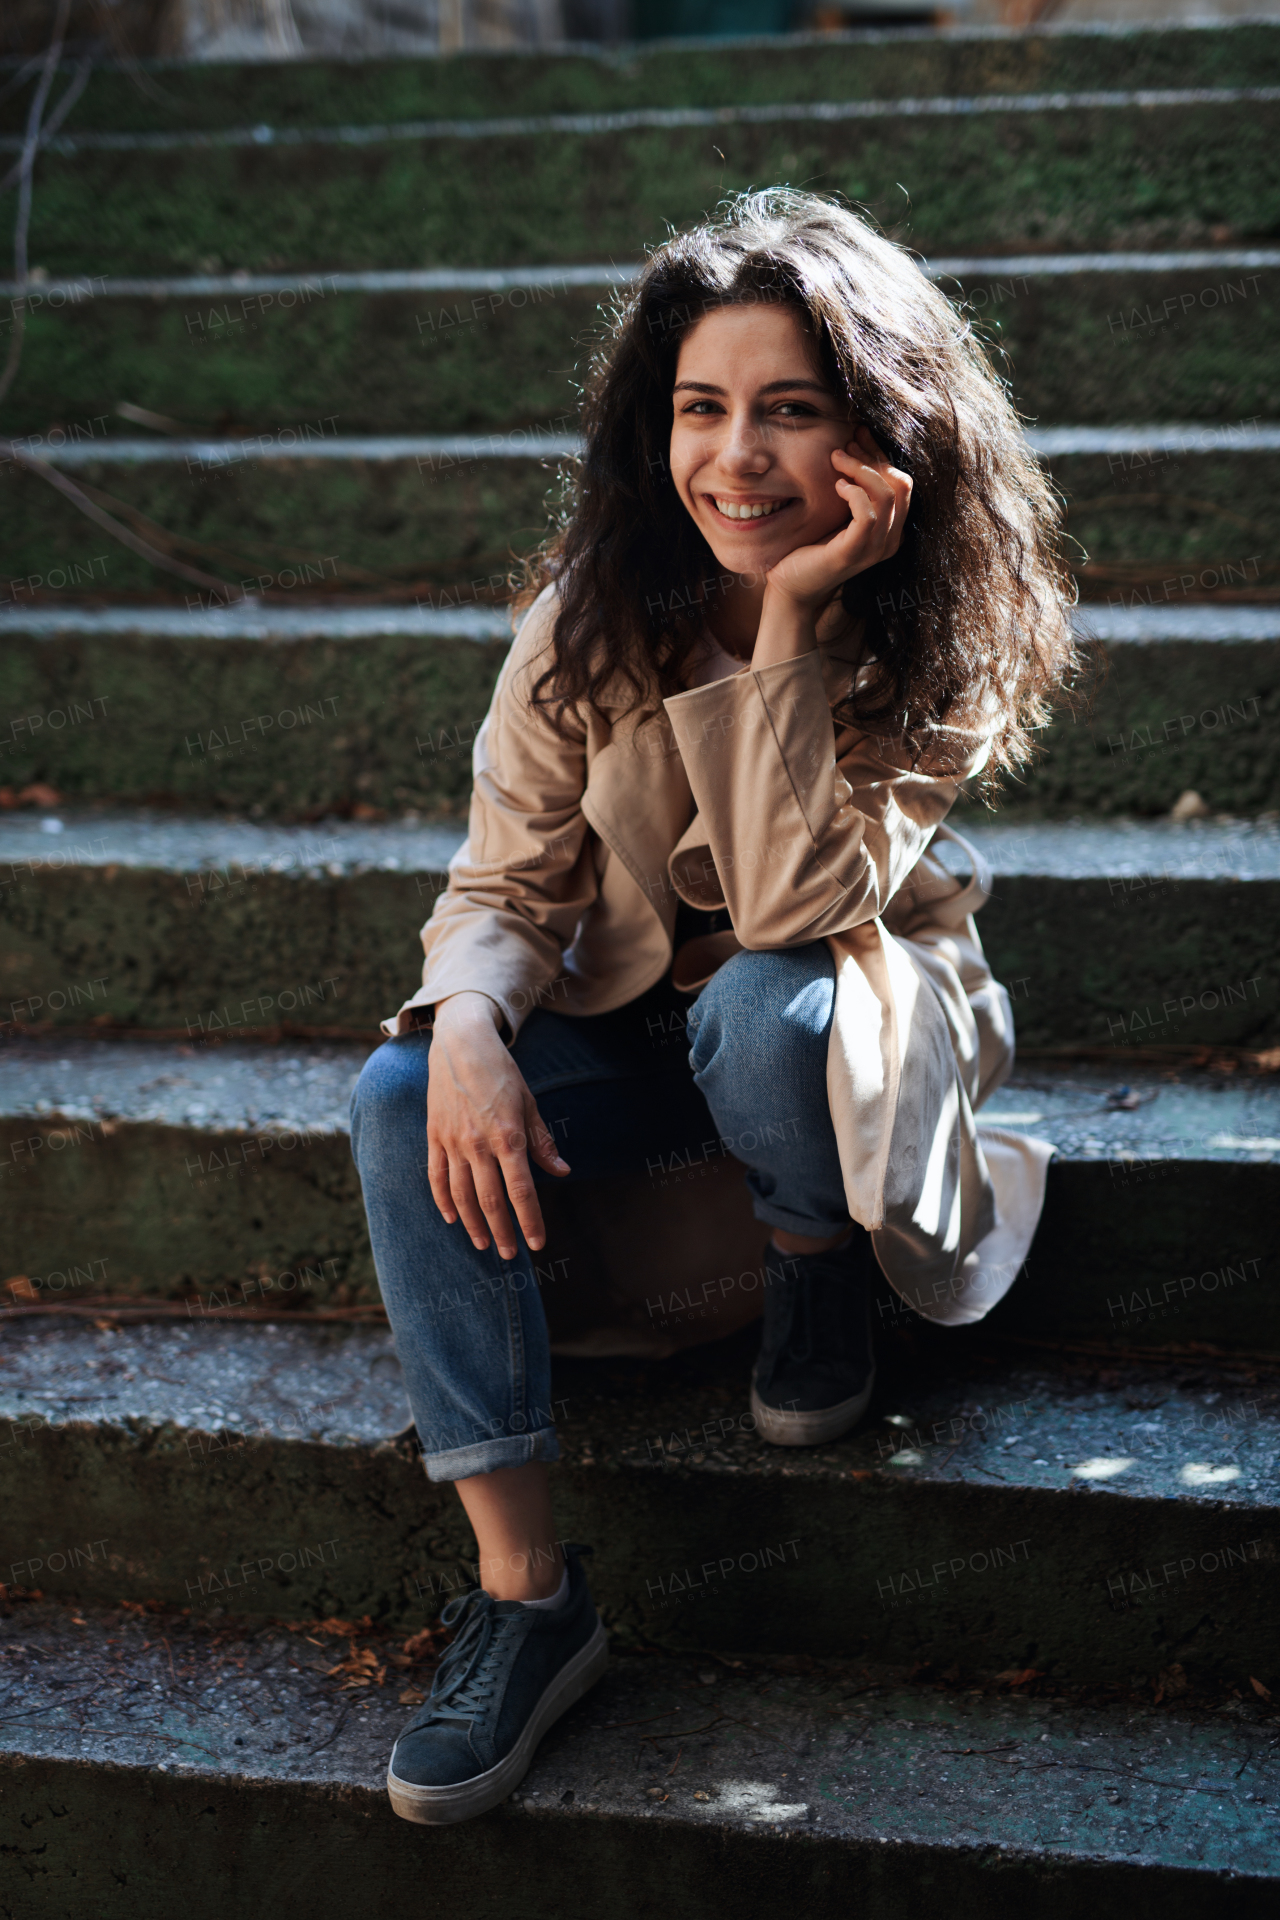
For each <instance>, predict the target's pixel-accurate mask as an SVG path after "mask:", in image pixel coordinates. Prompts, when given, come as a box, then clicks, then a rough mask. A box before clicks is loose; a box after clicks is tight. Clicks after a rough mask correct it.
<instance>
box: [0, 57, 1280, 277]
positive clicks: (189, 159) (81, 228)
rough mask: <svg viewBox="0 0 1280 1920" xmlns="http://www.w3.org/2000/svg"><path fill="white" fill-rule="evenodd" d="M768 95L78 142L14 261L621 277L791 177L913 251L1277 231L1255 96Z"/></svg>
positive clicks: (1254, 236)
mask: <svg viewBox="0 0 1280 1920" xmlns="http://www.w3.org/2000/svg"><path fill="white" fill-rule="evenodd" d="M811 65H812V67H813V69H814V70H815V71H816V72H818V73H821V72H822V61H821V58H820V57H819V58H817V59H813V58H812V56H811ZM823 80H824V81H825V75H823ZM770 91H771V100H770V101H769V102H767V103H752V102H747V101H742V102H741V103H738V102H735V103H734V104H732V105H728V104H726V105H723V106H720V105H717V106H703V105H699V106H697V107H694V108H684V107H671V106H664V107H661V108H649V107H643V108H635V109H625V110H623V111H622V112H621V113H618V114H616V115H613V116H610V115H609V114H604V115H595V114H591V113H588V114H586V115H582V116H577V117H575V116H557V115H554V114H553V115H542V116H538V115H536V114H534V115H531V114H529V113H528V111H527V104H528V103H527V100H526V99H523V98H521V96H520V94H519V93H513V95H512V96H511V98H510V102H509V104H508V105H507V108H506V111H505V112H504V113H503V114H502V116H501V117H498V118H492V119H475V118H471V119H468V117H467V116H462V117H451V118H450V119H448V120H443V119H434V120H433V119H414V120H409V121H402V122H399V123H395V124H391V123H381V124H379V125H376V126H370V125H367V124H366V125H363V126H359V127H351V126H350V125H349V124H343V123H344V122H345V116H344V115H342V114H340V113H339V114H338V115H335V116H334V118H333V119H330V120H326V121H321V122H319V123H313V124H312V126H310V127H307V126H305V125H303V126H293V127H289V128H282V129H280V130H278V131H277V130H276V129H275V128H274V127H273V126H272V125H271V124H270V123H264V124H260V125H259V126H258V127H256V128H255V127H254V126H253V124H252V122H245V121H244V120H242V119H240V116H239V115H237V116H236V120H237V124H236V125H234V126H233V127H230V128H223V129H219V130H216V131H200V130H198V129H181V128H179V129H177V130H172V131H168V132H164V133H159V132H140V133H131V132H121V131H118V130H110V131H103V132H86V133H84V134H81V135H77V134H76V133H75V132H74V129H73V130H72V131H70V132H68V133H66V134H59V135H58V136H57V137H56V138H55V140H54V142H53V143H52V150H48V151H46V152H45V153H44V155H43V156H42V159H41V168H42V172H41V183H42V187H41V192H40V194H39V195H38V196H37V198H36V202H35V206H34V210H33V215H32V224H31V258H32V260H33V262H34V263H38V264H39V265H40V266H42V267H43V268H45V269H46V270H47V271H48V272H49V273H50V274H51V275H54V276H59V275H68V274H70V275H89V276H92V275H94V274H101V273H104V272H105V271H107V270H108V269H109V270H110V271H111V272H112V273H115V274H157V273H184V272H186V273H189V272H192V271H195V270H197V269H200V268H201V267H202V263H203V262H205V261H214V262H216V263H218V264H219V265H221V264H224V263H225V264H229V265H231V266H235V267H245V268H247V269H249V270H250V271H272V270H276V271H279V270H282V269H288V268H297V269H305V270H310V269H313V268H314V267H315V266H316V264H317V262H323V263H324V264H325V265H326V266H328V267H332V268H335V269H336V268H342V269H360V268H366V267H375V268H376V267H390V266H395V265H399V264H400V263H402V262H403V261H405V260H409V261H413V260H420V261H422V262H423V264H436V263H438V262H439V263H443V262H445V261H448V262H450V263H451V264H453V265H458V266H473V265H474V266H483V265H485V264H487V263H488V262H491V261H494V260H510V261H520V260H524V259H534V258H536V259H539V260H544V259H559V260H564V261H567V262H573V261H583V260H591V259H599V258H600V257H601V256H604V257H606V258H607V257H609V256H610V255H617V256H618V257H620V258H622V259H633V258H634V257H635V255H636V252H637V250H638V249H639V248H642V247H643V246H646V245H651V244H653V243H654V242H655V241H657V240H659V239H661V238H662V237H663V235H664V234H665V232H666V231H667V224H668V223H671V224H672V225H676V226H680V225H683V224H684V223H685V222H686V221H688V220H691V219H696V218H700V217H701V216H702V215H703V214H704V213H705V212H706V210H707V209H708V208H710V207H713V206H715V205H716V204H717V203H718V202H719V201H720V200H721V198H722V197H723V195H724V194H725V193H727V192H731V191H733V190H735V189H739V188H747V187H750V186H757V185H759V184H760V183H761V182H770V183H771V182H775V181H787V180H795V181H800V180H802V181H804V182H805V183H806V185H808V186H810V187H813V188H816V189H821V190H823V191H827V192H831V191H840V192H843V193H845V194H847V195H848V196H849V197H850V198H851V199H853V200H855V201H857V202H859V203H861V204H863V205H867V206H869V207H870V208H871V210H872V212H873V213H874V214H875V216H876V217H877V218H878V219H879V220H880V221H881V222H882V223H883V224H884V225H886V226H890V227H894V226H896V225H897V224H898V223H899V222H901V221H902V220H903V219H904V218H905V217H906V216H907V209H908V207H909V217H910V221H911V238H912V240H913V243H914V244H916V245H918V246H920V247H922V248H924V249H925V250H926V251H943V250H946V251H950V252H957V251H975V252H981V251H989V250H994V249H997V248H998V249H1000V250H1002V251H1018V250H1021V249H1024V248H1029V249H1032V250H1034V249H1035V248H1037V247H1040V248H1046V249H1056V250H1062V249H1064V248H1089V247H1106V246H1110V247H1151V246H1212V245H1223V244H1226V243H1227V242H1228V241H1236V242H1238V241H1249V240H1265V239H1267V238H1269V237H1270V236H1271V235H1272V234H1273V233H1274V230H1275V215H1276V204H1277V196H1278V195H1280V166H1278V165H1277V163H1276V161H1275V159H1274V153H1275V141H1274V138H1273V137H1272V136H1273V128H1274V122H1275V118H1276V114H1277V105H1278V103H1277V100H1276V99H1275V98H1273V97H1272V94H1273V93H1274V91H1275V90H1274V89H1272V90H1271V92H1270V93H1269V92H1268V90H1267V89H1266V88H1265V87H1263V88H1260V89H1256V91H1257V92H1258V94H1259V96H1260V97H1258V98H1249V97H1247V94H1248V92H1249V91H1250V90H1249V89H1248V88H1246V89H1230V88H1226V89H1219V90H1215V89H1213V88H1204V89H1199V90H1197V89H1196V88H1194V87H1193V88H1190V89H1172V90H1167V91H1165V92H1164V93H1161V92H1159V91H1156V92H1153V93H1150V94H1148V95H1147V97H1146V98H1145V99H1144V98H1143V97H1142V96H1141V95H1140V94H1135V93H1134V92H1133V91H1131V90H1125V89H1109V90H1105V91H1102V90H1098V89H1089V90H1084V91H1081V92H1073V93H1065V92H1044V93H1022V94H1018V93H1008V94H1000V95H996V94H989V95H985V96H976V95H975V96H972V97H962V96H946V95H937V96H932V97H930V98H925V99H921V98H918V97H903V96H898V97H897V98H890V99H887V100H881V101H877V102H868V101H862V102H859V101H856V100H855V101H849V100H842V99H840V97H839V95H838V93H837V92H835V91H833V90H832V89H831V87H830V85H829V84H823V85H821V87H820V95H819V98H818V99H816V100H815V99H813V98H812V96H811V98H810V100H809V101H805V102H800V103H792V104H789V103H787V102H785V101H780V100H779V99H778V95H777V94H776V93H773V92H772V90H770ZM513 107H514V108H515V109H516V111H517V113H519V112H520V110H521V109H524V110H525V112H524V117H520V118H517V117H508V116H509V115H510V114H511V109H512V108H513ZM6 138H7V139H8V140H9V141H10V143H11V144H12V143H13V142H14V141H16V140H17V139H18V136H16V135H9V136H6ZM722 155H723V156H724V157H723V158H722V157H721V156H722ZM904 189H905V191H906V194H907V195H908V196H909V199H907V200H904V197H903V190H904ZM206 270H207V269H206Z"/></svg>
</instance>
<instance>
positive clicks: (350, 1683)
mask: <svg viewBox="0 0 1280 1920" xmlns="http://www.w3.org/2000/svg"><path fill="white" fill-rule="evenodd" d="M328 1672H329V1675H330V1677H331V1678H332V1676H333V1675H334V1674H339V1673H341V1674H343V1675H345V1676H346V1677H345V1678H344V1680H343V1682H342V1685H343V1689H344V1690H346V1691H349V1690H350V1689H351V1688H353V1687H368V1686H379V1687H380V1686H381V1685H382V1684H383V1682H384V1681H385V1680H386V1677H387V1670H386V1668H385V1667H384V1666H382V1665H381V1664H380V1663H379V1660H378V1656H377V1654H376V1653H375V1652H374V1651H373V1648H372V1647H352V1649H351V1651H350V1653H349V1654H348V1655H347V1657H346V1659H345V1660H339V1662H338V1664H337V1666H336V1667H330V1668H329V1669H328Z"/></svg>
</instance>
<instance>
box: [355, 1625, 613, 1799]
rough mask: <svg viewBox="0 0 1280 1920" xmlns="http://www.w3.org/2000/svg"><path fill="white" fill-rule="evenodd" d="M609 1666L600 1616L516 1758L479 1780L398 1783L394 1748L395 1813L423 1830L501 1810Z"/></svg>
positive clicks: (391, 1785) (390, 1783)
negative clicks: (549, 1735)
mask: <svg viewBox="0 0 1280 1920" xmlns="http://www.w3.org/2000/svg"><path fill="white" fill-rule="evenodd" d="M608 1664H609V1636H608V1635H607V1634H606V1632H605V1630H604V1624H603V1622H602V1621H601V1619H600V1616H599V1615H598V1614H597V1615H596V1630H595V1632H594V1633H593V1634H592V1636H591V1638H590V1639H589V1640H588V1642H587V1644H586V1646H585V1647H583V1648H582V1649H581V1651H580V1652H578V1653H575V1654H574V1656H573V1658H572V1660H570V1661H568V1662H567V1663H566V1664H565V1665H564V1666H563V1667H561V1669H560V1671H559V1673H558V1674H557V1675H556V1677H555V1679H554V1680H553V1681H552V1682H551V1685H550V1686H549V1687H548V1688H547V1690H546V1692H545V1693H544V1694H543V1696H542V1698H541V1700H539V1702H538V1704H537V1706H536V1707H535V1708H534V1710H533V1712H532V1714H531V1715H530V1716H529V1722H528V1725H527V1726H526V1727H525V1730H524V1732H523V1733H522V1734H521V1735H520V1738H519V1739H518V1740H517V1741H516V1744H515V1746H514V1747H512V1749H511V1751H510V1753H509V1754H507V1756H506V1758H505V1759H502V1760H499V1762H498V1764H497V1766H496V1767H490V1769H489V1771H488V1773H479V1774H477V1775H476V1777H475V1779H474V1780H463V1781H460V1782H459V1784H458V1785H457V1786H455V1787H415V1786H414V1785H413V1783H412V1782H411V1781H409V1780H400V1779H397V1777H396V1772H395V1764H396V1750H395V1748H394V1747H393V1748H392V1749H391V1760H390V1762H389V1764H388V1766H387V1792H388V1793H389V1794H390V1796H391V1806H392V1810H393V1811H394V1812H395V1813H398V1814H399V1815H400V1818H401V1819H402V1820H416V1821H417V1823H418V1824H419V1826H423V1827H449V1826H453V1825H454V1823H455V1822H456V1821H459V1820H474V1819H475V1817H476V1815H477V1814H479V1813H487V1812H488V1811H489V1808H490V1807H496V1806H497V1804H498V1802H499V1801H500V1800H505V1799H506V1798H507V1795H508V1794H509V1793H512V1792H514V1790H515V1789H516V1787H518V1786H519V1784H520V1782H521V1781H522V1780H523V1779H524V1776H525V1775H526V1773H528V1771H529V1767H530V1765H531V1764H532V1761H533V1755H534V1749H535V1748H536V1747H537V1744H538V1742H539V1740H541V1738H542V1736H543V1734H544V1733H546V1731H547V1729H548V1727H550V1726H553V1725H554V1723H555V1722H556V1721H557V1720H558V1719H559V1718H560V1716H561V1714H562V1713H567V1712H568V1711H569V1708H570V1707H571V1706H573V1705H574V1703H575V1701H578V1700H581V1698H582V1696H583V1694H584V1693H588V1692H590V1690H591V1688H592V1687H594V1685H595V1684H596V1681H597V1680H598V1679H599V1678H600V1677H601V1675H602V1674H603V1672H604V1670H605V1668H606V1667H607V1666H608Z"/></svg>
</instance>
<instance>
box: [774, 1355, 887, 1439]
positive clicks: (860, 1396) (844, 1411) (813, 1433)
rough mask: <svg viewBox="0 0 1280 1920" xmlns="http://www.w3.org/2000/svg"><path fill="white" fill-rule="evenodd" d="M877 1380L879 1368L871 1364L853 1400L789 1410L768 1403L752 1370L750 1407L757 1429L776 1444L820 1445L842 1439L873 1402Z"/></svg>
mask: <svg viewBox="0 0 1280 1920" xmlns="http://www.w3.org/2000/svg"><path fill="white" fill-rule="evenodd" d="M875 1384H876V1370H875V1368H874V1367H872V1369H871V1371H870V1373H869V1374H868V1375H867V1384H866V1386H865V1387H864V1388H863V1389H862V1392H861V1393H855V1394H854V1396H853V1398H852V1399H851V1400H840V1401H838V1402H837V1403H836V1405H835V1406H834V1407H818V1408H816V1409H815V1410H814V1411H813V1412H812V1413H788V1412H787V1411H786V1410H785V1409H784V1408H781V1407H766V1405H765V1403H764V1401H763V1400H762V1399H761V1398H760V1395H759V1394H758V1393H757V1392H756V1377H755V1375H754V1373H753V1374H752V1376H751V1411H752V1413H753V1414H754V1415H755V1422H756V1432H757V1433H758V1434H759V1435H760V1438H761V1439H762V1440H767V1441H768V1442H769V1444H770V1445H771V1446H774V1447H820V1446H822V1445H823V1444H824V1443H825V1442H828V1441H831V1440H839V1439H840V1437H841V1435H842V1434H846V1433H848V1431H849V1429H850V1427H856V1426H857V1424H858V1422H859V1420H861V1418H862V1416H863V1414H864V1413H865V1412H866V1410H867V1408H868V1407H869V1406H870V1405H871V1393H872V1389H873V1388H874V1386H875Z"/></svg>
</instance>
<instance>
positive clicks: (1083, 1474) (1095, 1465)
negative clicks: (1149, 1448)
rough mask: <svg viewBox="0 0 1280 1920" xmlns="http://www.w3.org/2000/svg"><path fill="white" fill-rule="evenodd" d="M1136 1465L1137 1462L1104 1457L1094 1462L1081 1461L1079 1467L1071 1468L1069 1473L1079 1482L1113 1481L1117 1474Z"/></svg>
mask: <svg viewBox="0 0 1280 1920" xmlns="http://www.w3.org/2000/svg"><path fill="white" fill-rule="evenodd" d="M1136 1464H1137V1462H1136V1461H1134V1460H1132V1459H1124V1460H1108V1459H1107V1458H1105V1456H1100V1457H1099V1458H1098V1459H1096V1460H1082V1461H1081V1462H1080V1465H1079V1466H1078V1467H1072V1469H1071V1471H1072V1473H1073V1474H1075V1476H1076V1478H1077V1479H1079V1480H1114V1479H1115V1477H1116V1475H1117V1474H1118V1473H1124V1472H1125V1471H1126V1470H1127V1469H1128V1468H1129V1467H1132V1466H1135V1465H1136Z"/></svg>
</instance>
